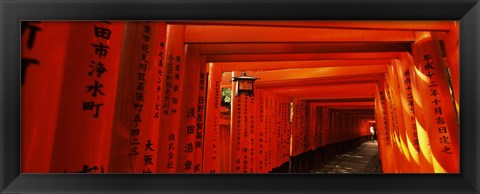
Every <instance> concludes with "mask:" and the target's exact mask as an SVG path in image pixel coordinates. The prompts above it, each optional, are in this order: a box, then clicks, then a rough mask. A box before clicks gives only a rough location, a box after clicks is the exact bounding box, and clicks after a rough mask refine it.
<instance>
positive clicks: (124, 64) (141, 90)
mask: <svg viewBox="0 0 480 194" xmlns="http://www.w3.org/2000/svg"><path fill="white" fill-rule="evenodd" d="M165 28H166V24H165V23H164V22H126V24H125V36H124V40H125V42H124V44H123V49H122V55H121V56H119V59H120V68H119V72H120V73H119V81H118V89H117V93H116V95H115V98H116V102H115V113H114V114H115V115H114V118H113V129H112V132H111V133H110V134H108V135H109V136H111V137H112V141H111V149H110V153H109V157H110V158H113V159H112V160H110V161H109V170H108V172H112V173H127V172H130V173H131V172H135V173H153V172H155V169H156V163H157V154H156V150H157V146H158V144H159V142H158V139H157V137H158V130H157V128H158V126H159V116H160V112H159V108H160V103H161V102H160V100H161V99H160V94H159V89H158V86H159V84H161V81H162V80H163V74H162V73H161V72H160V73H159V71H163V62H162V63H161V62H160V61H161V59H160V57H161V56H158V55H159V53H161V52H164V47H162V42H164V41H165V34H166V31H165ZM158 81H160V83H158Z"/></svg>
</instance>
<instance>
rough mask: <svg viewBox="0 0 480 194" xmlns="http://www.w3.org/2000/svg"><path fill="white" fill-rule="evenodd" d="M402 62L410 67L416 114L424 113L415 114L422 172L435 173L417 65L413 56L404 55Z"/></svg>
mask: <svg viewBox="0 0 480 194" xmlns="http://www.w3.org/2000/svg"><path fill="white" fill-rule="evenodd" d="M402 60H406V61H407V62H408V63H409V64H410V65H409V71H410V76H411V79H412V81H411V85H412V95H413V105H414V112H417V113H422V114H415V124H416V128H417V135H418V143H419V145H420V150H421V151H420V153H421V158H422V159H423V160H421V172H424V173H434V170H433V163H432V149H431V147H430V143H429V142H430V140H429V137H428V133H427V128H426V125H425V118H424V114H423V104H422V100H421V98H420V91H419V89H418V87H417V82H416V77H417V76H418V75H417V72H416V70H415V65H414V62H413V57H412V55H410V54H408V53H404V55H403V56H402Z"/></svg>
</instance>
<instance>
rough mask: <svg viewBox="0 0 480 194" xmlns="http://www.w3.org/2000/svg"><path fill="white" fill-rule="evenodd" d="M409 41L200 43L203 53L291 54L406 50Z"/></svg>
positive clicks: (407, 49)
mask: <svg viewBox="0 0 480 194" xmlns="http://www.w3.org/2000/svg"><path fill="white" fill-rule="evenodd" d="M407 51H410V42H396V43H359V42H351V43H350V42H349V43H262V44H260V43H245V44H236V43H230V44H229V43H212V44H202V45H201V50H200V52H201V53H202V54H205V55H218V54H222V55H226V54H278V53H281V54H287V53H288V54H291V53H332V52H333V53H348V52H352V53H355V52H407Z"/></svg>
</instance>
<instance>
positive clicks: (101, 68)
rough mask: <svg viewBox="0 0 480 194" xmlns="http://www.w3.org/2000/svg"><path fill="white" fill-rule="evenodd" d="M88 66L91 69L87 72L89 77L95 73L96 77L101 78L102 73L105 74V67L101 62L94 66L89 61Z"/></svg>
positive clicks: (92, 62) (93, 63)
mask: <svg viewBox="0 0 480 194" xmlns="http://www.w3.org/2000/svg"><path fill="white" fill-rule="evenodd" d="M89 66H90V67H91V68H92V71H90V72H88V75H89V76H92V74H93V72H96V73H97V77H101V76H102V74H103V73H105V72H107V69H106V68H105V65H104V64H103V63H101V62H98V63H97V64H95V62H94V61H90V65H89Z"/></svg>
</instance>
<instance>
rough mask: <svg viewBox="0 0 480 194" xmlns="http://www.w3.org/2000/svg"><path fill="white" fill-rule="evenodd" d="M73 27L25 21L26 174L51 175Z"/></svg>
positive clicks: (23, 128)
mask: <svg viewBox="0 0 480 194" xmlns="http://www.w3.org/2000/svg"><path fill="white" fill-rule="evenodd" d="M71 26H72V24H71V23H68V22H39V23H35V22H22V35H21V49H22V53H21V58H22V67H21V68H22V72H24V73H22V88H21V92H22V99H21V103H22V106H21V140H22V141H21V147H22V150H21V157H22V160H21V170H22V172H23V173H47V172H50V163H51V160H52V150H53V146H54V138H55V131H56V126H57V116H56V115H58V111H59V106H60V103H59V102H60V97H61V93H62V90H61V89H62V84H61V83H62V81H63V79H64V76H63V74H64V68H65V66H66V65H67V64H68V63H67V60H66V56H67V52H66V51H67V49H66V48H67V47H68V40H69V36H70V27H71ZM23 29H25V30H23ZM59 31H60V32H66V33H58V32H59ZM47 48H48V49H47ZM87 65H88V64H87Z"/></svg>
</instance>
